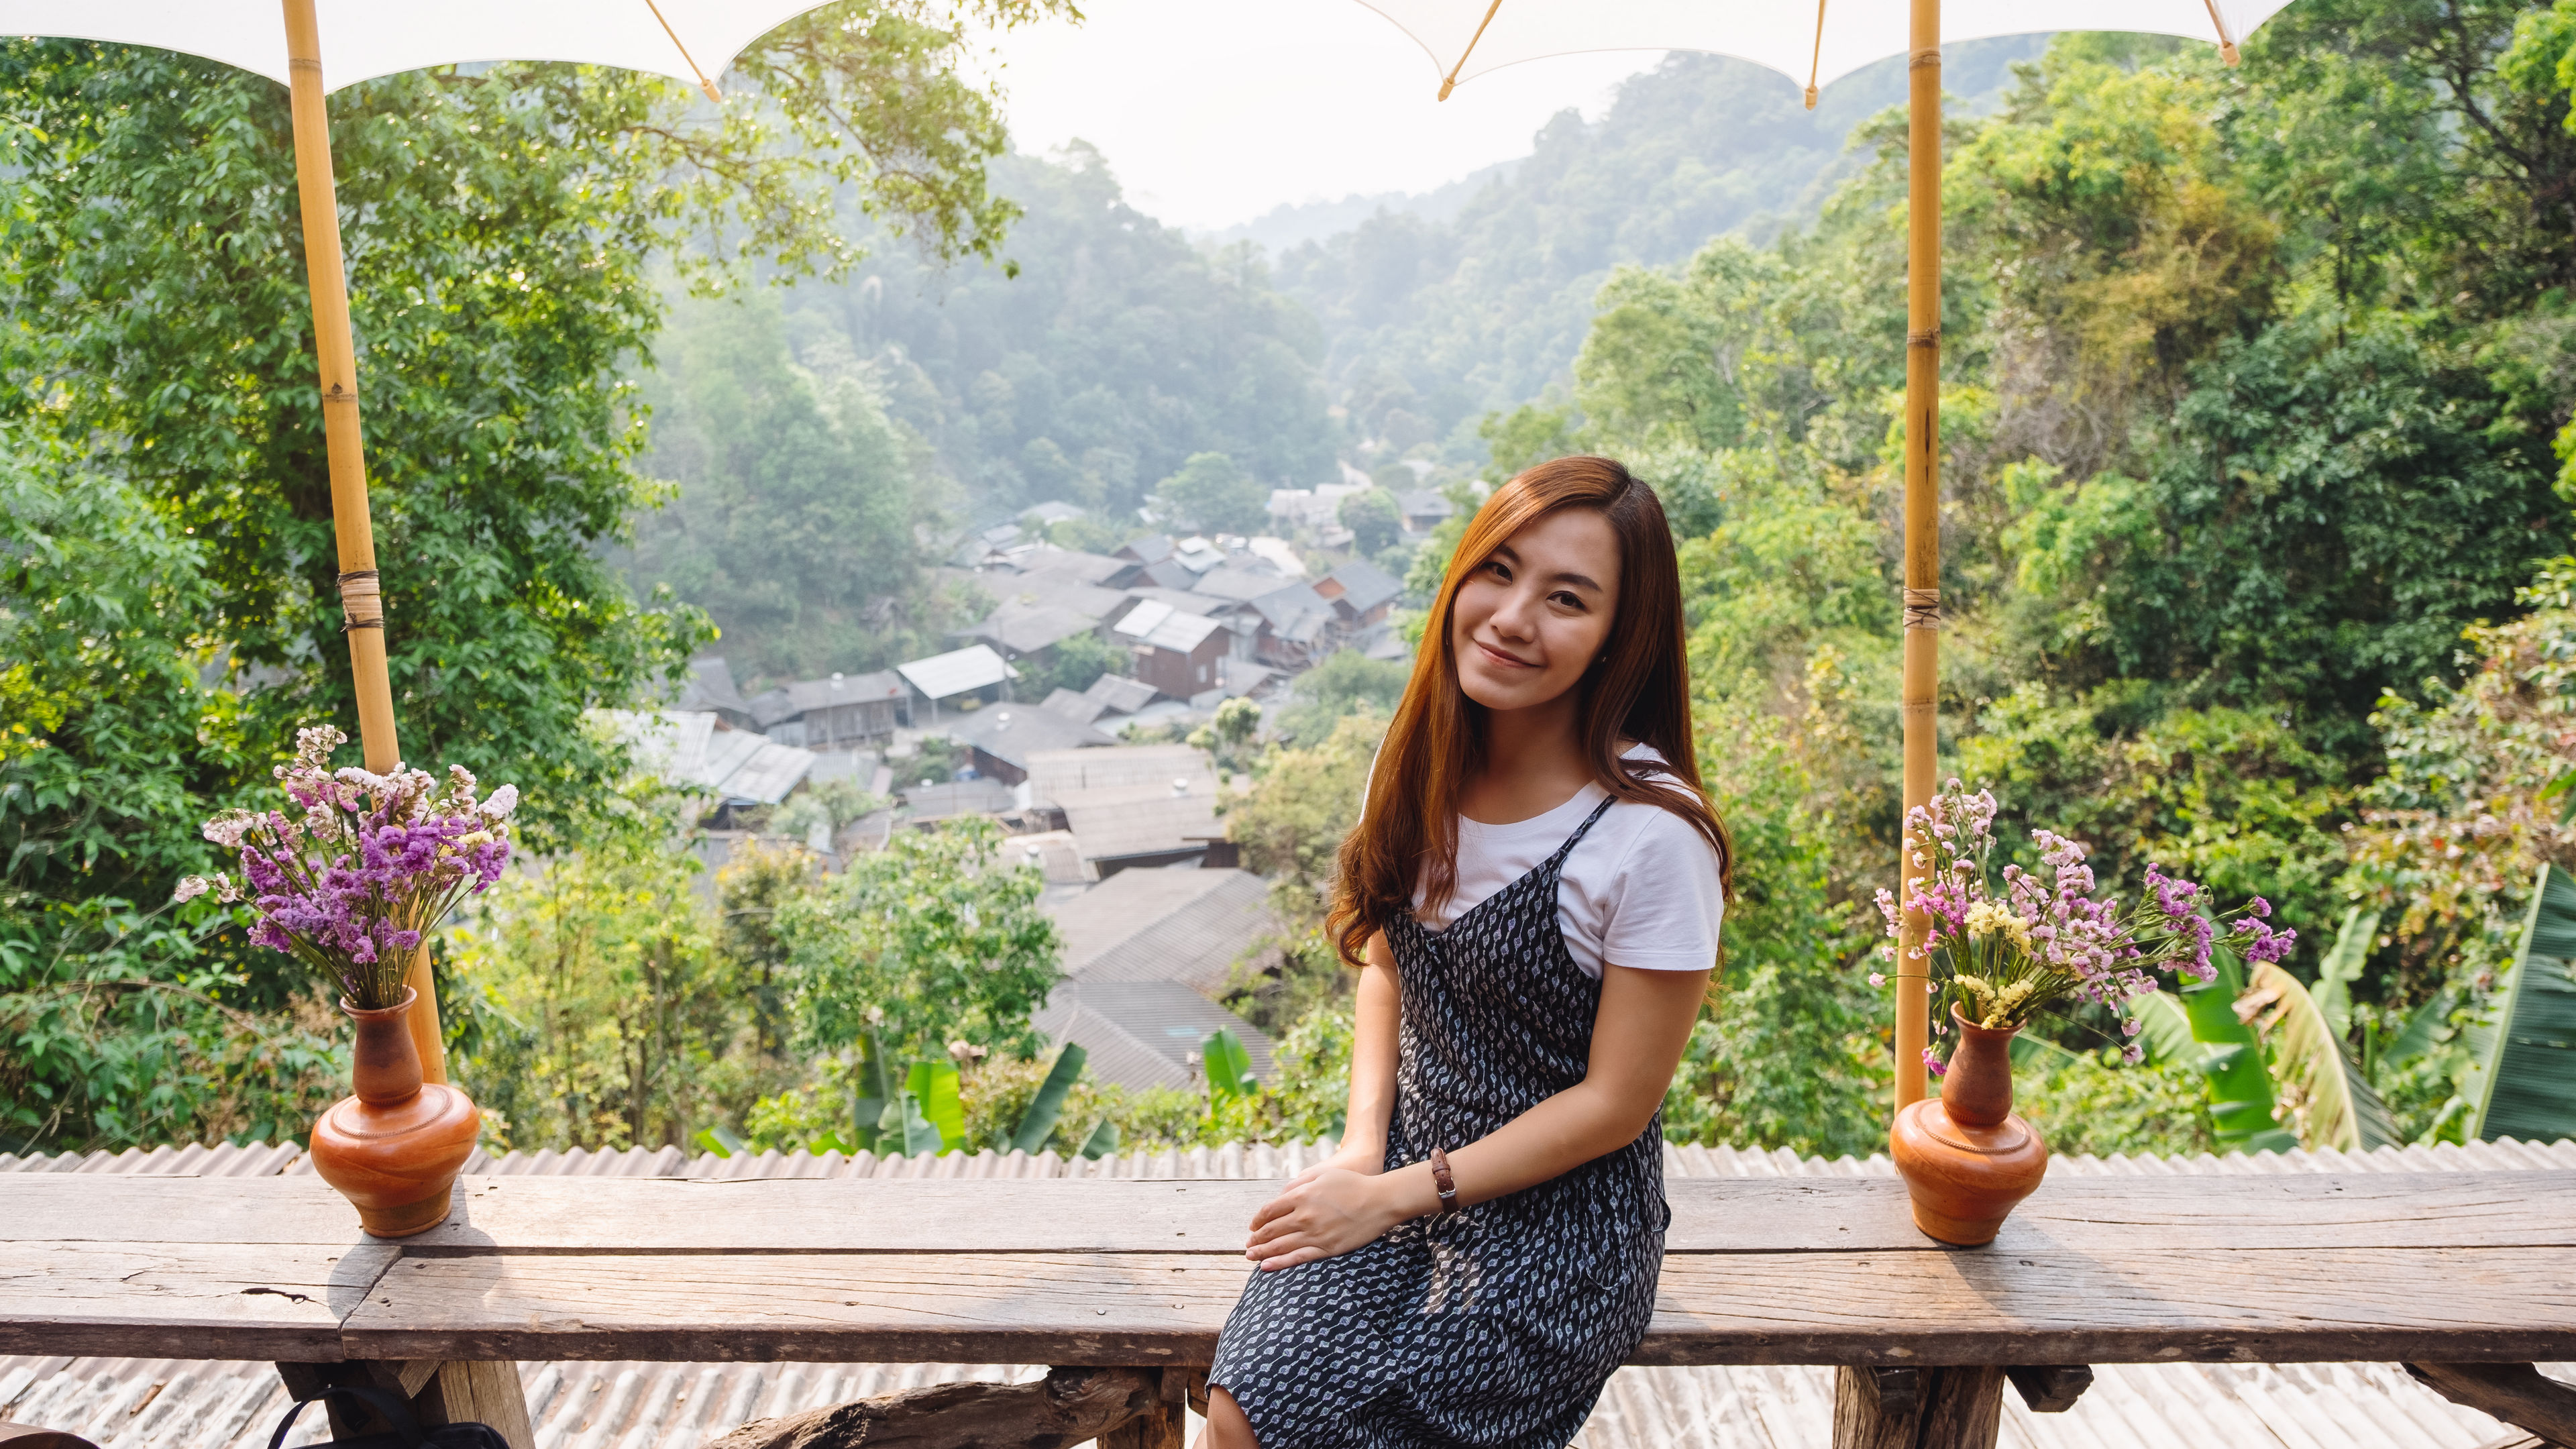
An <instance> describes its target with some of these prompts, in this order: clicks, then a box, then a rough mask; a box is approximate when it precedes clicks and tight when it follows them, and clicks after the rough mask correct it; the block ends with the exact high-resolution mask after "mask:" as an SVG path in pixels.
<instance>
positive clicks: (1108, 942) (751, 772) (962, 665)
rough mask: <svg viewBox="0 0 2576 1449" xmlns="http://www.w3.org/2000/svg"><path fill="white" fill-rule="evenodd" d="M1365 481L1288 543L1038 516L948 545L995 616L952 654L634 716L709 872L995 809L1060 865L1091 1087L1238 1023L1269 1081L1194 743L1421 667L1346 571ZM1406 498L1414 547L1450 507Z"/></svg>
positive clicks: (1133, 1076) (1288, 530) (1079, 1039)
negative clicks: (766, 844)
mask: <svg viewBox="0 0 2576 1449" xmlns="http://www.w3.org/2000/svg"><path fill="white" fill-rule="evenodd" d="M1374 486H1375V485H1373V484H1371V483H1369V482H1367V481H1366V480H1365V478H1361V479H1358V480H1355V481H1351V482H1347V483H1341V484H1327V485H1325V486H1323V487H1320V488H1314V489H1280V490H1276V491H1274V492H1273V493H1272V494H1271V496H1270V503H1269V512H1270V516H1271V519H1272V520H1273V524H1274V527H1275V528H1276V530H1277V531H1276V532H1275V533H1273V534H1268V535H1251V536H1246V535H1237V534H1224V533H1218V534H1206V535H1189V536H1184V537H1174V536H1172V535H1170V534H1163V533H1152V534H1143V535H1140V536H1138V537H1135V538H1132V539H1130V540H1128V541H1127V542H1126V543H1125V544H1124V545H1122V546H1121V547H1119V548H1118V549H1117V550H1116V551H1115V552H1114V553H1109V554H1099V553H1089V552H1084V551H1081V550H1078V549H1071V548H1065V547H1060V546H1057V545H1056V544H1054V543H1052V542H1049V541H1048V539H1047V536H1046V535H1047V530H1048V528H1049V526H1050V525H1052V524H1055V523H1061V522H1064V521H1066V520H1067V519H1071V518H1077V517H1080V516H1081V513H1080V510H1078V509H1075V508H1073V507H1072V506H1070V505H1066V504H1041V505H1039V506H1038V507H1036V508H1033V509H1030V510H1029V511H1028V512H1026V513H1025V514H1023V515H1022V517H1021V518H1020V519H1019V520H1018V521H1016V522H1010V523H1003V524H1000V525H997V526H994V527H990V528H986V529H982V530H979V531H976V532H973V533H971V534H969V535H967V536H966V537H965V538H964V539H962V540H960V541H959V542H958V544H957V546H956V549H955V552H954V553H953V554H952V555H951V558H950V564H949V570H950V572H952V573H953V574H955V575H956V576H957V577H958V579H959V580H960V581H963V582H967V583H970V584H971V585H972V586H973V588H974V590H975V591H976V592H977V593H979V594H980V595H982V596H983V597H986V598H989V599H991V600H992V601H993V602H992V606H991V608H990V609H989V611H987V612H985V614H984V616H983V617H982V618H981V619H979V620H977V621H976V622H974V623H973V624H971V625H969V626H966V627H965V628H963V629H961V630H959V631H958V632H957V635H956V636H955V638H954V640H953V642H955V643H956V644H957V646H958V647H956V648H953V649H950V650H946V651H944V652H941V653H938V654H932V655H929V656H926V657H923V658H919V659H912V660H907V661H904V662H903V663H900V664H897V665H896V666H895V667H893V668H891V669H886V670H879V671H873V672H870V673H865V674H834V675H832V676H830V677H829V678H825V679H805V680H795V681H791V682H787V683H784V684H777V685H773V686H771V687H769V688H765V689H761V690H759V691H758V692H755V693H751V694H749V695H746V694H745V693H744V692H743V690H742V687H741V685H740V684H739V682H738V681H737V680H736V679H735V677H734V672H733V669H732V667H731V666H730V665H729V664H728V662H727V661H726V659H725V658H724V657H722V656H721V655H707V656H704V657H701V658H699V659H697V660H695V661H693V662H692V664H691V667H690V677H689V681H688V684H687V685H686V687H685V688H684V689H683V691H682V693H681V695H680V697H679V698H678V699H677V700H676V701H675V702H674V703H673V705H672V706H671V707H670V708H669V709H667V710H665V711H662V712H660V713H658V714H652V715H627V716H622V717H621V719H622V722H623V724H624V727H625V728H627V729H628V730H630V731H633V732H634V735H633V738H634V739H635V740H636V742H637V743H639V744H640V745H641V746H642V747H643V748H642V751H641V752H642V754H643V756H644V758H645V759H646V760H647V762H648V763H649V764H650V765H651V766H652V767H653V768H655V769H658V770H659V771H660V772H661V773H662V774H663V775H664V776H665V777H666V778H668V779H669V780H670V781H672V782H673V783H674V784H677V785H679V786H682V787H684V788H686V789H689V790H691V791H694V792H698V793H701V794H703V795H704V796H705V797H706V798H707V799H708V800H709V801H710V802H711V804H710V807H709V808H708V810H707V813H706V815H705V818H704V824H705V826H706V827H707V828H706V830H705V832H704V838H703V844H702V846H701V851H702V859H703V860H704V862H705V864H706V865H707V866H708V867H709V876H710V878H711V877H712V872H713V870H714V869H715V868H718V867H721V866H722V865H723V864H724V863H725V862H726V861H727V860H728V859H729V858H730V857H731V856H732V854H733V852H734V851H735V850H736V849H737V848H739V847H740V846H741V844H742V843H743V842H745V841H748V840H752V839H756V838H760V837H763V836H779V835H784V836H786V837H787V838H788V839H789V840H792V842H793V843H795V844H797V845H800V846H802V847H804V848H805V849H806V850H808V851H810V852H811V853H813V854H814V855H815V856H816V857H818V858H819V859H820V860H821V861H822V863H823V868H824V869H825V870H827V871H829V870H837V869H838V868H839V867H840V865H841V864H842V863H843V862H845V861H847V860H848V859H850V858H851V857H852V856H853V855H854V854H856V853H857V852H861V851H866V850H870V849H874V848H877V847H880V846H882V845H883V844H884V843H885V841H886V840H887V839H888V838H889V836H890V834H891V833H892V832H894V831H898V830H905V829H925V828H930V827H932V826H936V825H938V824H940V823H942V822H945V821H950V820H955V819H957V818H959V817H962V816H983V817H986V818H988V819H991V820H993V821H994V822H996V823H997V824H998V825H1000V827H1001V828H1002V829H1003V830H1004V831H1005V832H1006V833H1007V834H1008V836H1009V837H1010V840H1011V849H1012V850H1013V851H1015V852H1017V853H1018V854H1019V856H1020V858H1022V859H1024V860H1026V861H1027V862H1028V863H1029V864H1031V865H1033V866H1035V867H1037V868H1038V869H1039V870H1041V871H1042V872H1043V873H1044V874H1045V877H1046V882H1047V890H1046V895H1045V897H1044V900H1045V903H1046V909H1047V910H1048V913H1049V914H1050V915H1051V916H1052V917H1053V918H1054V919H1055V922H1056V927H1057V931H1058V934H1059V936H1060V938H1061V940H1062V943H1063V948H1064V968H1065V971H1066V972H1067V974H1068V976H1069V978H1070V979H1069V980H1067V981H1066V982H1065V983H1064V984H1063V985H1062V986H1060V987H1059V988H1058V989H1057V990H1056V992H1055V994H1054V996H1053V997H1052V998H1051V999H1050V1000H1049V1001H1048V1003H1047V1005H1046V1006H1045V1008H1044V1009H1043V1010H1041V1011H1040V1012H1039V1013H1038V1014H1037V1016H1036V1018H1035V1021H1036V1024H1037V1026H1038V1027H1039V1029H1040V1030H1041V1031H1044V1032H1045V1033H1046V1034H1047V1035H1048V1036H1049V1037H1051V1038H1053V1039H1055V1040H1058V1041H1070V1042H1075V1043H1078V1044H1080V1045H1081V1046H1082V1047H1083V1048H1084V1049H1085V1050H1086V1051H1087V1052H1088V1053H1089V1056H1090V1064H1091V1069H1092V1072H1093V1075H1094V1076H1095V1078H1096V1079H1098V1080H1100V1081H1102V1082H1105V1083H1112V1084H1116V1085H1119V1086H1124V1087H1130V1088H1142V1087H1149V1086H1183V1085H1187V1084H1188V1083H1189V1082H1190V1081H1191V1080H1192V1077H1193V1073H1194V1072H1196V1071H1198V1070H1200V1067H1199V1065H1198V1061H1199V1050H1198V1049H1199V1047H1200V1046H1201V1044H1202V1043H1203V1042H1205V1041H1206V1040H1207V1038H1208V1036H1209V1035H1210V1034H1211V1033H1213V1032H1215V1031H1218V1030H1220V1029H1223V1030H1231V1031H1232V1032H1234V1033H1235V1035H1236V1036H1237V1037H1238V1038H1239V1039H1240V1040H1242V1041H1243V1042H1244V1044H1245V1046H1246V1049H1247V1051H1248V1052H1249V1054H1250V1056H1251V1059H1252V1063H1253V1069H1254V1072H1255V1074H1256V1075H1258V1076H1259V1077H1261V1078H1262V1079H1263V1080H1265V1081H1266V1080H1268V1079H1269V1077H1270V1074H1271V1059H1272V1044H1271V1042H1270V1041H1269V1040H1268V1038H1267V1037H1266V1036H1265V1034H1264V1033H1262V1032H1261V1031H1260V1030H1259V1029H1257V1028H1256V1027H1254V1026H1253V1025H1252V1024H1250V1023H1248V1022H1246V1021H1244V1020H1242V1019H1241V1018H1239V1017H1237V1016H1236V1015H1235V1014H1234V1013H1233V1012H1231V1011H1229V1010H1227V1009H1226V1008H1225V1007H1224V1006H1222V1005H1220V1004H1218V1000H1217V998H1218V997H1219V996H1221V995H1222V994H1223V992H1224V991H1225V989H1226V988H1227V986H1228V984H1229V982H1230V981H1233V980H1234V979H1235V971H1236V968H1237V967H1238V965H1239V964H1243V963H1246V962H1247V961H1248V960H1249V959H1250V958H1255V957H1257V956H1258V954H1259V952H1260V951H1261V949H1262V948H1263V946H1264V944H1265V941H1266V940H1267V939H1268V938H1271V937H1274V936H1275V935H1276V932H1277V927H1278V923H1277V921H1276V919H1275V918H1274V917H1273V916H1272V914H1271V912H1270V910H1269V907H1268V905H1267V895H1268V890H1267V886H1266V883H1264V882H1263V881H1262V880H1261V879H1260V878H1259V877H1257V876H1254V875H1252V874H1250V873H1249V872H1246V871H1244V870H1242V869H1240V868H1239V867H1238V865H1237V859H1236V853H1235V849H1234V847H1233V845H1232V844H1231V843H1229V842H1228V841H1227V840H1226V838H1225V834H1226V832H1225V824H1224V821H1223V820H1222V819H1221V813H1222V809H1223V804H1224V797H1225V795H1226V794H1227V793H1228V792H1229V791H1230V790H1235V789H1240V788H1241V786H1242V783H1243V782H1242V781H1240V780H1239V779H1236V780H1229V779H1227V778H1224V777H1221V776H1220V775H1219V774H1218V773H1217V770H1216V767H1215V765H1214V764H1213V762H1212V761H1211V759H1210V757H1209V755H1208V753H1207V752H1206V751H1204V750H1202V749H1200V748H1198V747H1197V746H1196V745H1193V744H1190V743H1187V742H1186V740H1187V738H1188V737H1189V735H1190V734H1191V732H1192V731H1193V730H1195V729H1196V728H1197V727H1199V726H1201V725H1203V724H1205V723H1207V722H1208V721H1209V720H1210V719H1211V718H1212V717H1213V716H1214V714H1215V712H1216V711H1217V709H1218V708H1219V707H1220V706H1222V705H1224V704H1226V703H1227V702H1228V701H1231V700H1247V701H1250V702H1251V703H1252V704H1253V705H1254V706H1256V707H1258V708H1259V709H1260V710H1261V711H1262V712H1263V714H1264V715H1265V716H1266V715H1267V714H1269V713H1272V712H1274V711H1276V710H1277V709H1278V708H1279V707H1280V706H1281V705H1282V704H1284V703H1285V702H1286V701H1287V699H1288V698H1289V696H1290V693H1291V690H1292V689H1293V686H1294V681H1295V680H1296V679H1297V677H1298V676H1299V675H1301V674H1303V673H1304V672H1305V671H1306V670H1307V669H1309V668H1311V667H1313V666H1314V665H1315V664H1317V663H1320V662H1321V661H1323V660H1324V659H1326V658H1329V657H1331V656H1332V655H1334V654H1336V653H1339V652H1341V651H1344V650H1353V651H1357V652H1359V653H1362V654H1364V655H1366V656H1368V657H1370V658H1375V659H1386V660H1399V661H1400V660H1403V659H1405V658H1407V657H1409V655H1410V650H1409V648H1408V646H1407V645H1406V644H1405V642H1404V640H1403V638H1402V637H1401V635H1399V634H1398V633H1397V631H1396V629H1395V622H1394V620H1393V619H1392V617H1391V614H1392V611H1393V609H1394V607H1395V605H1396V604H1397V602H1398V601H1399V599H1400V597H1401V596H1402V594H1403V592H1404V586H1403V584H1402V583H1401V582H1400V581H1399V580H1398V579H1396V578H1395V577H1394V576H1392V575H1391V574H1389V573H1388V572H1387V571H1386V570H1385V569H1382V568H1380V567H1378V566H1377V565H1376V564H1373V563H1371V562H1369V561H1368V560H1367V559H1365V558H1359V557H1352V558H1348V559H1344V560H1336V559H1334V558H1333V554H1334V553H1335V552H1339V551H1345V550H1348V549H1349V546H1350V545H1351V543H1352V542H1353V539H1352V535H1351V532H1350V530H1349V529H1347V528H1345V527H1344V526H1343V525H1342V524H1341V522H1340V520H1339V518H1338V516H1337V510H1338V508H1339V505H1340V503H1341V501H1342V500H1343V499H1344V498H1345V497H1349V496H1353V495H1356V494H1360V493H1362V492H1365V491H1367V490H1368V489H1370V488H1372V487H1374ZM1398 503H1399V508H1400V510H1401V514H1402V535H1401V539H1400V542H1401V544H1402V545H1403V546H1405V547H1406V548H1410V547H1412V546H1418V545H1419V544H1420V543H1421V542H1422V541H1423V540H1425V539H1427V538H1428V537H1429V535H1430V533H1431V531H1432V530H1434V529H1436V528H1437V527H1438V526H1439V525H1440V524H1441V523H1442V522H1444V521H1446V520H1447V519H1448V518H1450V517H1451V516H1452V514H1453V512H1454V508H1455V505H1454V504H1453V503H1452V502H1451V501H1450V499H1448V498H1447V497H1446V496H1444V495H1443V494H1441V493H1439V492H1437V491H1429V490H1424V491H1417V492H1409V493H1405V494H1401V495H1399V496H1398ZM1300 542H1304V543H1306V544H1308V545H1309V547H1307V548H1302V549H1301V547H1300V546H1299V544H1300ZM1101 646H1107V649H1106V657H1108V658H1110V659H1112V660H1114V661H1116V662H1115V663H1114V664H1113V665H1112V666H1111V667H1109V668H1108V669H1106V670H1105V671H1104V672H1102V673H1100V675H1099V677H1098V678H1097V679H1095V680H1093V681H1092V682H1091V683H1089V684H1088V685H1087V686H1085V687H1084V688H1081V689H1078V690H1077V689H1071V688H1066V687H1064V686H1062V685H1051V686H1049V687H1047V688H1046V689H1045V692H1044V693H1043V695H1038V693H1037V690H1036V689H1035V688H1034V687H1033V684H1032V682H1033V681H1046V680H1049V679H1052V678H1056V677H1058V676H1059V675H1060V674H1061V673H1062V672H1063V671H1062V670H1061V669H1060V668H1059V666H1060V664H1061V663H1062V661H1063V660H1064V658H1065V656H1067V655H1068V654H1069V653H1072V652H1074V651H1085V650H1087V651H1091V656H1090V657H1100V653H1101ZM1033 696H1036V697H1033ZM800 800H811V801H813V802H815V804H814V805H813V806H812V807H809V808H806V809H802V810H800V809H797V808H795V802H798V801H800ZM827 801H828V802H829V803H825V802H827ZM835 807H837V809H836V808H835ZM799 822H802V826H801V829H800V828H797V826H798V823H799ZM782 824H784V825H785V826H786V827H787V828H785V829H782V828H781V827H782ZM1256 969H1257V968H1256Z"/></svg>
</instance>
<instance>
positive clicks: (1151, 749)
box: [1029, 681, 1216, 803]
mask: <svg viewBox="0 0 2576 1449" xmlns="http://www.w3.org/2000/svg"><path fill="white" fill-rule="evenodd" d="M1130 682H1131V683H1132V682H1133V681H1130ZM1098 687H1099V686H1097V685H1094V686H1093V688H1095V689H1096V688H1098ZM1179 779H1186V780H1188V781H1189V786H1190V793H1192V794H1196V795H1205V796H1207V797H1209V798H1210V799H1214V798H1215V797H1216V769H1215V767H1214V766H1212V765H1210V764H1209V763H1208V757H1207V755H1206V753H1205V752H1203V751H1201V750H1199V749H1198V748H1196V747H1195V746H1191V745H1120V746H1118V747H1117V748H1115V749H1108V750H1060V751H1050V752H1047V753H1044V754H1038V755H1033V756H1031V757H1030V759H1029V782H1030V784H1031V786H1032V787H1033V788H1034V789H1035V790H1036V792H1037V797H1038V798H1039V799H1041V800H1051V801H1056V802H1058V803H1061V802H1062V800H1063V798H1064V797H1065V796H1066V795H1071V794H1105V793H1109V792H1117V791H1124V792H1127V793H1130V794H1134V795H1138V796H1155V795H1169V794H1171V793H1172V782H1173V781H1174V780H1179Z"/></svg>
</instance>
